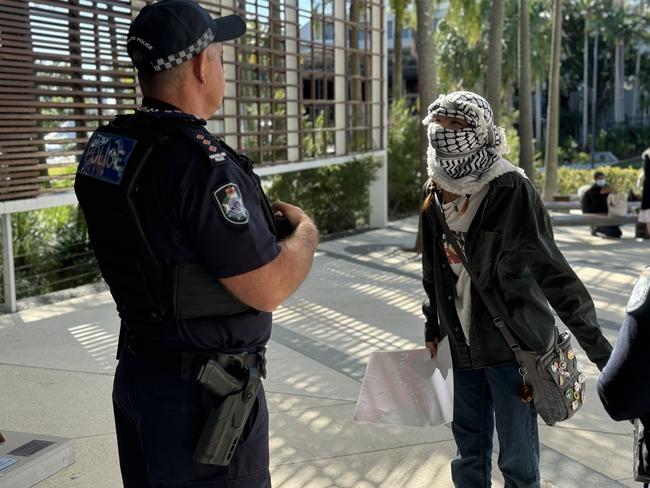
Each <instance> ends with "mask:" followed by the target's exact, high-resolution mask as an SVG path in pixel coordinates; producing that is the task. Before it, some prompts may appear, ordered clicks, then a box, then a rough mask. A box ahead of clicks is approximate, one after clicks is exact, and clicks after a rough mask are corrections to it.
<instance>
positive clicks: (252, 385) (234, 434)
mask: <svg viewBox="0 0 650 488" xmlns="http://www.w3.org/2000/svg"><path fill="white" fill-rule="evenodd" d="M224 356H225V357H227V358H228V359H232V360H233V361H237V360H239V361H241V366H242V367H243V369H244V370H245V371H246V374H245V376H244V378H243V379H239V378H237V377H235V376H233V375H232V374H230V373H229V372H228V371H226V368H225V367H224V366H222V364H223V363H224V361H223V358H224ZM247 356H248V357H249V355H247V354H246V353H244V354H243V355H225V354H219V355H217V358H216V359H210V360H209V361H208V362H207V363H206V364H205V366H203V368H201V371H200V372H199V375H198V378H197V381H198V382H199V383H200V384H201V385H203V387H204V388H205V389H206V390H207V391H209V392H210V393H211V394H212V395H214V396H215V397H220V398H221V402H220V403H219V404H218V405H217V406H216V407H213V408H212V409H211V410H210V414H209V415H208V418H207V420H206V422H205V424H204V426H203V430H202V431H201V435H200V437H199V440H198V442H197V444H196V447H195V448H194V453H193V459H194V461H196V462H197V463H201V464H208V465H212V466H228V465H229V464H230V460H231V459H232V456H233V455H234V453H235V449H236V448H237V444H238V443H239V439H240V437H241V435H242V432H243V430H244V426H245V425H246V421H247V420H248V417H249V415H250V413H251V410H252V409H253V406H254V405H255V401H256V400H257V393H258V391H259V389H260V385H261V378H262V377H264V376H265V359H264V355H263V353H257V354H256V356H257V358H258V360H257V361H256V363H257V364H255V365H254V366H245V365H244V364H245V363H244V361H245V359H246V357H247Z"/></svg>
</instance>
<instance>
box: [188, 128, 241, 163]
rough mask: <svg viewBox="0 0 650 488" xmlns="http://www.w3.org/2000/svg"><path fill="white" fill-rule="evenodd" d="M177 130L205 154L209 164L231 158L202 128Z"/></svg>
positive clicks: (212, 136) (221, 143) (214, 137)
mask: <svg viewBox="0 0 650 488" xmlns="http://www.w3.org/2000/svg"><path fill="white" fill-rule="evenodd" d="M178 130H179V131H180V132H181V133H182V134H183V135H184V136H185V137H187V138H188V139H189V140H190V141H192V142H193V143H195V144H197V145H198V146H199V147H200V148H201V151H203V152H204V153H205V155H206V156H207V157H208V160H209V161H210V163H211V164H218V163H221V162H223V161H226V160H227V159H232V156H231V155H230V154H229V153H228V151H227V150H226V149H225V148H224V144H223V142H222V141H221V140H220V139H218V138H217V137H216V136H214V135H212V134H210V132H209V131H207V130H206V129H205V127H203V126H197V125H183V126H181V127H178Z"/></svg>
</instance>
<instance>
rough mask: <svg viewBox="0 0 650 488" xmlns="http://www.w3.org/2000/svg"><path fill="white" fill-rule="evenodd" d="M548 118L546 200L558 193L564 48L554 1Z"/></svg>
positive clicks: (559, 14) (559, 8)
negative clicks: (561, 58) (561, 72)
mask: <svg viewBox="0 0 650 488" xmlns="http://www.w3.org/2000/svg"><path fill="white" fill-rule="evenodd" d="M551 39H552V40H551V63H550V70H549V71H550V75H549V84H548V108H547V114H548V115H547V117H546V127H547V129H546V151H545V158H544V168H545V174H544V192H543V195H542V197H543V199H544V200H552V199H553V195H555V193H556V192H557V146H558V132H559V122H560V120H559V113H560V50H561V48H562V0H553V34H552V38H551Z"/></svg>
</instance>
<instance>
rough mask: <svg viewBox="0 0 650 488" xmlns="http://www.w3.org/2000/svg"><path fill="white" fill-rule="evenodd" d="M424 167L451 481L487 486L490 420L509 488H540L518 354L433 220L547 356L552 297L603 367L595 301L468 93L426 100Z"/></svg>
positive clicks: (426, 243)
mask: <svg viewBox="0 0 650 488" xmlns="http://www.w3.org/2000/svg"><path fill="white" fill-rule="evenodd" d="M423 122H424V124H425V125H427V126H428V138H429V145H430V147H429V157H428V174H429V180H428V181H427V183H426V185H425V189H424V195H423V198H424V202H423V211H422V267H423V285H424V290H425V292H426V295H427V298H428V300H427V301H426V302H425V304H424V305H423V312H424V315H425V319H426V323H425V341H426V342H425V343H426V347H427V348H428V349H429V350H430V351H431V354H432V356H435V354H436V352H437V344H438V342H439V341H440V340H441V338H442V337H444V336H448V338H449V342H450V345H451V349H452V358H453V362H454V420H453V423H452V432H453V435H454V439H455V441H456V445H457V448H458V451H457V455H456V457H455V458H454V459H453V461H452V464H451V471H452V479H453V482H454V485H455V486H456V487H457V488H474V487H476V488H479V487H480V488H484V487H486V486H490V479H491V455H492V436H493V430H494V425H495V423H496V429H497V434H498V437H499V445H500V453H499V459H498V466H499V468H500V470H501V472H502V474H503V477H504V478H505V486H507V487H509V488H515V487H517V488H539V487H540V477H539V441H538V432H537V414H536V411H535V407H534V406H533V404H532V403H530V402H528V403H524V402H523V401H522V397H521V396H520V388H521V386H522V383H523V378H522V376H521V375H520V373H519V365H518V364H517V362H516V361H515V358H514V354H513V352H512V350H511V349H510V348H509V346H508V344H507V343H506V342H505V340H504V338H503V336H502V334H501V332H500V331H499V330H498V329H497V328H496V327H495V326H494V324H493V321H492V317H491V315H490V313H489V311H488V309H487V308H486V306H485V304H484V303H483V302H482V300H481V299H480V297H479V296H478V295H477V293H476V290H475V289H473V285H472V284H471V281H470V278H469V276H468V274H467V272H466V270H465V269H464V267H463V265H462V263H461V262H460V260H459V257H458V256H457V255H456V253H455V252H454V250H453V248H452V247H451V246H450V244H449V242H447V239H446V237H445V236H444V234H443V231H442V228H441V225H440V222H439V221H438V219H437V215H436V211H435V208H434V206H435V205H436V202H435V199H434V198H433V196H434V193H435V194H436V195H437V196H438V198H439V200H440V202H442V210H443V212H444V218H445V220H446V221H447V223H448V225H449V227H450V228H451V230H452V231H453V233H454V234H455V236H457V239H458V241H459V242H460V244H461V246H462V248H463V249H464V251H465V253H466V255H467V258H468V260H469V262H470V263H471V265H472V267H473V268H474V270H475V273H476V274H477V275H478V279H479V282H481V283H482V284H483V285H484V286H485V287H486V288H488V287H491V288H495V289H496V290H497V295H498V297H499V300H500V301H501V303H500V305H501V308H502V309H503V310H508V311H510V313H511V317H509V320H508V324H511V325H512V329H513V331H512V332H513V333H514V334H515V335H516V336H517V339H518V340H519V342H520V343H521V344H522V346H524V347H526V348H528V349H530V350H534V351H537V352H539V353H541V352H545V351H546V350H548V348H549V347H550V346H551V345H553V344H554V343H555V331H556V328H555V320H554V317H553V314H552V311H551V309H550V308H549V307H548V305H547V300H548V302H550V304H551V306H552V307H553V308H554V309H555V310H556V311H557V314H558V316H559V317H560V318H561V319H562V321H564V323H565V324H566V325H567V326H568V327H569V328H570V329H571V331H572V332H573V334H574V335H575V337H576V338H577V339H578V341H579V343H580V344H581V345H582V346H583V348H584V349H585V350H586V352H587V355H588V356H589V359H590V360H591V361H593V362H595V363H596V364H597V366H598V367H599V368H600V367H602V366H604V364H605V363H606V362H607V358H608V357H609V354H610V351H611V346H610V345H609V343H608V342H607V340H606V339H605V338H604V337H603V335H602V333H601V331H600V327H599V325H598V321H597V318H596V312H595V310H594V305H593V302H592V299H591V297H590V295H589V293H588V292H587V290H586V289H585V287H584V285H583V284H582V282H581V281H580V280H579V279H578V277H577V276H576V274H575V273H574V272H573V270H572V269H571V267H570V266H569V265H568V263H567V262H566V260H565V259H564V257H563V256H562V254H561V252H560V251H559V250H558V248H557V246H556V244H555V242H554V240H553V231H552V228H551V223H550V219H549V216H548V213H547V212H546V210H545V208H544V205H543V204H542V202H541V199H540V198H539V196H538V194H537V192H536V191H535V189H534V187H533V185H532V184H531V182H530V181H529V180H528V179H527V178H526V177H525V175H524V173H523V171H521V170H520V169H518V168H516V167H515V166H513V165H512V164H511V163H510V162H508V161H507V160H505V159H504V158H503V157H502V154H504V153H505V152H506V143H505V133H504V131H503V129H502V128H500V127H496V126H495V125H494V121H493V115H492V109H491V107H490V106H489V104H488V103H487V102H486V101H485V100H484V99H483V98H482V97H480V96H478V95H476V94H474V93H471V92H466V91H461V92H454V93H451V94H449V95H442V96H440V97H439V98H438V100H436V101H435V102H434V103H433V104H432V105H431V106H430V107H429V114H428V117H427V118H426V119H425V120H424V121H423Z"/></svg>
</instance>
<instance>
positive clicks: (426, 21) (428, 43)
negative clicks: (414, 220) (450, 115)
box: [415, 0, 437, 252]
mask: <svg viewBox="0 0 650 488" xmlns="http://www.w3.org/2000/svg"><path fill="white" fill-rule="evenodd" d="M435 3H436V2H435V1H434V0H416V2H415V4H416V15H417V33H418V35H417V39H416V50H417V61H418V93H419V97H420V120H422V119H424V118H425V117H426V116H427V110H428V108H429V105H431V104H432V103H433V101H434V99H435V94H436V91H437V87H436V45H435V40H434V34H435V29H432V28H431V26H432V25H433V24H434V20H435V18H434V15H433V14H434V6H435ZM428 146H429V141H428V140H427V133H426V129H425V127H424V126H423V125H422V124H420V174H421V175H422V176H421V178H422V181H421V183H422V184H424V180H426V178H427V148H428ZM421 249H422V240H421V236H420V230H419V228H418V235H417V238H416V241H415V251H416V252H420V251H421Z"/></svg>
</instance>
